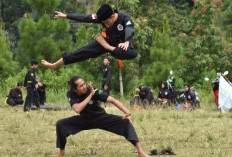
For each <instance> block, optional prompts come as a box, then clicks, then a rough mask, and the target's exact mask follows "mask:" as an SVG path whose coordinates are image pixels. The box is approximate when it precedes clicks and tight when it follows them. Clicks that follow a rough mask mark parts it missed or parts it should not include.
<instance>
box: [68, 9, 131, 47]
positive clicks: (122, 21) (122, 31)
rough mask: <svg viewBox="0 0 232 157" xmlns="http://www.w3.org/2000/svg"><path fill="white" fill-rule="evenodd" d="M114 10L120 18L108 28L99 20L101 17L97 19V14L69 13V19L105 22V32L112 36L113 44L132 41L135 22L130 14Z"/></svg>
mask: <svg viewBox="0 0 232 157" xmlns="http://www.w3.org/2000/svg"><path fill="white" fill-rule="evenodd" d="M114 12H115V13H118V19H117V20H116V21H115V23H114V24H113V26H112V27H110V28H106V27H105V25H104V24H103V23H102V22H101V21H99V19H97V15H96V14H92V15H82V14H77V15H75V14H68V15H67V19H71V20H75V21H78V22H87V23H99V24H103V27H105V29H106V30H105V33H106V34H107V36H108V37H109V38H110V41H111V42H112V44H113V45H116V44H119V43H122V42H125V41H131V40H132V38H133V36H134V23H133V21H132V20H131V17H130V15H128V14H126V13H123V12H121V11H118V10H114ZM130 43H131V42H130Z"/></svg>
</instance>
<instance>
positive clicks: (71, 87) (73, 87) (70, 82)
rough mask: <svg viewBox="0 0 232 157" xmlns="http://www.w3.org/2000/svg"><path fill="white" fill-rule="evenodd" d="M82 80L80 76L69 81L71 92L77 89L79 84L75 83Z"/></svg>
mask: <svg viewBox="0 0 232 157" xmlns="http://www.w3.org/2000/svg"><path fill="white" fill-rule="evenodd" d="M79 79H82V77H80V76H73V77H72V78H71V80H70V81H68V85H69V86H70V90H73V89H77V84H76V83H75V82H76V81H77V80H79Z"/></svg>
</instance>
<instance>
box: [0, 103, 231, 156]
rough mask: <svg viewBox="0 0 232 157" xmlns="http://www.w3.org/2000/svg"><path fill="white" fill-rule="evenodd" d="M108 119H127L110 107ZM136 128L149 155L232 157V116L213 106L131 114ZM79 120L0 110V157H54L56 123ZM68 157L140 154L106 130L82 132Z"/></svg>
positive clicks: (14, 109)
mask: <svg viewBox="0 0 232 157" xmlns="http://www.w3.org/2000/svg"><path fill="white" fill-rule="evenodd" d="M107 112H108V113H113V114H118V115H123V114H122V113H121V112H120V111H119V110H117V109H115V108H114V107H113V106H110V107H109V108H108V109H107ZM132 114H133V124H134V127H135V129H136V131H137V134H138V136H139V138H140V142H141V145H142V147H143V149H144V150H145V151H146V152H148V153H149V152H150V150H152V149H155V148H156V149H158V150H159V151H161V150H162V149H163V148H168V149H172V150H173V151H174V152H175V153H176V154H177V155H176V156H180V157H188V156H191V157H198V156H199V157H208V156H212V157H215V156H225V157H227V156H232V149H231V146H232V137H231V136H232V114H231V112H230V113H227V114H221V113H220V112H219V111H217V109H216V107H215V106H214V104H211V105H202V108H201V109H198V110H195V111H192V112H186V111H176V110H175V109H174V108H169V109H161V108H156V109H149V110H147V111H132ZM73 115H75V112H74V111H72V110H62V111H48V110H46V111H44V112H40V111H31V112H30V113H29V114H26V113H23V111H22V106H18V107H8V106H6V105H0V156H4V157H5V156H6V157H7V156H9V157H13V156H19V157H21V156H22V157H24V156H28V157H29V156H30V157H39V156H41V157H42V156H45V157H46V156H53V155H54V154H56V153H57V152H58V149H56V147H55V144H56V134H55V124H56V121H57V120H59V119H61V118H65V117H69V116H73ZM66 156H67V157H76V156H78V157H87V156H96V157H135V156H137V154H136V149H135V148H134V147H133V146H132V145H131V144H130V143H129V142H127V141H126V140H125V139H124V138H123V137H120V136H117V135H114V134H112V133H108V132H105V131H102V130H90V131H83V132H80V133H79V134H76V135H74V136H70V137H69V138H68V142H67V146H66Z"/></svg>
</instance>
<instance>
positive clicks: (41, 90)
mask: <svg viewBox="0 0 232 157" xmlns="http://www.w3.org/2000/svg"><path fill="white" fill-rule="evenodd" d="M46 87H47V85H46V84H44V83H42V86H39V88H38V91H39V92H41V93H46V91H45V88H46Z"/></svg>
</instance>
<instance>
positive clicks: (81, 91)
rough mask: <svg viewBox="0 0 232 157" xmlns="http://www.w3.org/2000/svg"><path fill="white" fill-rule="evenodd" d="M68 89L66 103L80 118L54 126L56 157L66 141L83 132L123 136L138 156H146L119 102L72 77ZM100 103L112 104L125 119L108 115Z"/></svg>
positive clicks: (127, 113) (79, 78)
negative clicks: (57, 150)
mask: <svg viewBox="0 0 232 157" xmlns="http://www.w3.org/2000/svg"><path fill="white" fill-rule="evenodd" d="M69 85H70V90H69V91H68V93H67V96H68V100H69V102H70V105H71V106H72V108H73V110H74V111H75V112H76V113H79V114H80V115H76V116H73V117H69V118H65V119H61V120H59V121H58V122H57V124H56V133H57V148H60V152H59V154H58V155H57V156H64V154H65V145H66V138H67V137H68V136H69V135H74V134H76V133H78V132H80V131H83V130H89V129H102V130H106V131H109V132H112V133H115V134H118V135H121V136H124V137H125V138H126V139H127V140H128V141H130V142H131V143H132V144H133V145H134V146H135V147H136V148H137V150H138V156H139V157H148V155H147V154H146V153H144V152H143V150H142V148H141V146H140V143H139V140H138V137H137V134H136V132H135V129H134V127H133V125H132V123H131V113H130V112H129V111H128V109H127V108H125V107H124V106H123V105H122V104H121V103H120V102H119V101H118V100H116V99H114V98H113V97H111V96H108V95H107V94H106V93H104V92H102V91H101V90H97V89H94V88H93V87H92V83H91V82H90V83H88V85H89V87H86V83H85V81H84V80H83V79H82V78H81V77H79V76H74V77H72V79H71V80H70V81H69ZM99 101H102V102H109V103H112V104H114V105H115V106H116V107H117V108H118V109H120V110H121V111H122V112H124V113H125V116H124V117H121V116H116V115H112V114H107V113H106V111H105V110H104V109H103V108H102V107H101V106H100V104H99Z"/></svg>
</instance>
